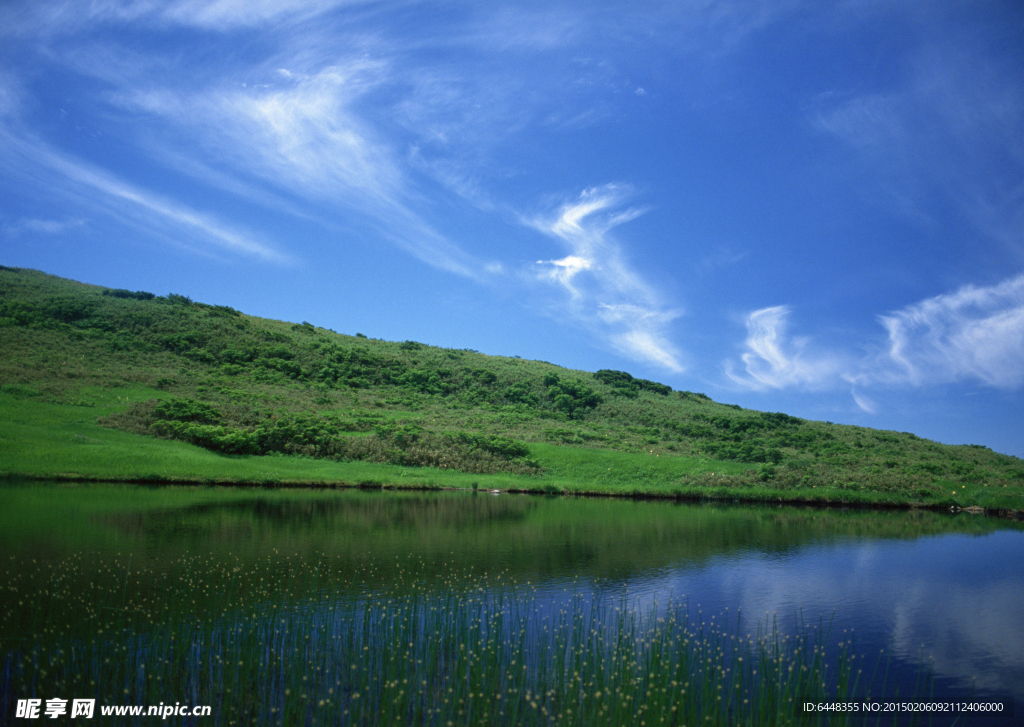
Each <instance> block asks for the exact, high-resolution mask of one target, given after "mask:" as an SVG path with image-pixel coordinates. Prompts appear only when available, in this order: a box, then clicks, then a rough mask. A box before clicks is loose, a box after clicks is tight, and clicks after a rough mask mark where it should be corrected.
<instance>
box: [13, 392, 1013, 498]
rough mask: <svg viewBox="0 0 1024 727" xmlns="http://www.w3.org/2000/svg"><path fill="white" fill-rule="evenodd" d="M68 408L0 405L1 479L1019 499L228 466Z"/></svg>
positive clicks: (91, 407)
mask: <svg viewBox="0 0 1024 727" xmlns="http://www.w3.org/2000/svg"><path fill="white" fill-rule="evenodd" d="M79 396H80V397H81V398H80V399H79V400H78V401H77V402H76V403H75V404H55V403H46V402H40V401H38V400H36V397H24V396H15V395H11V394H0V409H2V410H3V411H4V412H5V414H6V416H5V418H4V419H3V420H2V421H0V446H2V448H3V450H2V451H3V457H2V459H0V474H2V475H3V476H5V477H6V478H7V479H14V480H16V479H19V478H20V479H33V480H67V481H111V482H151V483H159V482H164V483H195V484H250V485H265V486H285V485H323V486H350V487H351V486H372V487H396V488H410V489H416V488H424V489H438V488H453V489H485V490H486V489H499V490H507V491H528V492H543V493H548V494H576V495H603V496H626V497H664V498H677V499H707V500H715V499H721V500H741V501H753V502H804V503H820V504H850V505H865V506H868V505H878V506H888V507H898V506H909V505H911V504H912V505H914V506H917V507H933V508H942V509H945V508H948V507H961V508H964V507H969V506H980V507H983V508H986V509H989V510H995V511H1012V510H1015V509H1018V508H1019V505H1020V502H1021V500H1022V499H1024V492H1021V491H1020V490H1019V489H1016V488H1009V487H1003V488H990V487H989V486H988V485H987V484H986V483H980V484H973V485H972V486H970V487H968V486H966V485H963V484H960V485H956V484H953V483H950V485H949V487H950V489H949V491H948V494H947V493H946V492H945V491H942V492H937V491H936V492H931V491H929V493H928V494H925V495H921V494H917V493H911V495H912V496H911V497H908V496H907V493H902V492H899V491H887V490H875V491H865V490H861V489H856V488H853V487H849V486H847V485H846V483H843V482H841V481H839V482H837V483H835V484H834V485H833V486H818V485H810V486H800V484H799V483H795V484H793V485H792V486H788V487H779V486H778V484H779V482H778V480H775V481H772V480H768V479H764V478H762V474H761V470H760V469H759V468H757V467H752V466H750V465H747V464H743V463H736V462H721V461H715V460H711V459H708V458H704V457H683V456H662V455H661V454H660V453H655V452H646V453H645V452H621V451H615V450H608V449H604V450H598V449H586V448H580V447H566V446H556V445H552V444H546V443H539V444H533V445H531V455H532V456H533V457H534V458H535V459H536V460H537V461H538V462H539V463H540V464H541V465H542V468H543V470H542V473H540V474H537V475H529V476H523V475H514V474H507V473H497V474H486V473H467V472H461V471H459V470H452V469H442V468H435V467H406V466H400V465H392V464H382V463H375V462H363V461H349V462H338V461H334V460H328V459H320V458H314V457H308V456H302V455H271V456H257V455H228V454H223V453H218V452H211V451H209V450H208V449H204V448H202V447H198V446H195V445H190V444H187V443H184V442H178V441H174V440H168V439H159V438H156V437H148V436H144V435H140V434H135V433H131V432H125V431H120V430H117V429H112V428H109V427H104V426H100V425H99V424H97V423H96V422H97V419H102V418H103V417H106V416H109V415H111V414H114V413H117V412H119V411H123V410H124V409H125V408H126V407H128V406H130V405H131V403H132V402H133V401H145V400H148V399H150V398H152V397H166V394H165V393H164V392H160V391H157V390H150V389H146V388H142V387H124V388H118V389H110V390H107V389H103V388H101V387H86V388H83V389H82V390H80V393H79Z"/></svg>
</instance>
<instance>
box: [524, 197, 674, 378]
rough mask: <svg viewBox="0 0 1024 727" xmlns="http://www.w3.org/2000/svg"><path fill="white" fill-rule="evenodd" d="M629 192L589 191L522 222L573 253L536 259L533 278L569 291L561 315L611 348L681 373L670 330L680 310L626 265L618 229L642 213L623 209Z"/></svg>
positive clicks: (635, 358) (560, 307) (559, 307)
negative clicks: (668, 304) (551, 212)
mask: <svg viewBox="0 0 1024 727" xmlns="http://www.w3.org/2000/svg"><path fill="white" fill-rule="evenodd" d="M630 193H631V190H630V189H629V188H628V187H624V186H622V185H614V184H609V185H605V186H602V187H592V188H590V189H586V190H584V191H583V192H582V193H581V194H580V196H579V197H578V198H577V199H576V200H574V201H572V202H567V203H564V204H562V205H561V206H560V207H559V208H558V210H557V212H556V213H555V214H554V215H549V216H542V217H536V218H532V219H526V220H524V224H527V225H528V226H530V227H532V228H533V229H536V230H538V231H540V232H542V233H544V234H545V235H547V236H549V237H552V238H555V239H556V240H558V241H559V242H561V243H562V244H563V245H564V246H565V247H566V248H567V250H566V251H567V253H568V254H567V255H565V256H564V257H561V258H556V259H552V260H538V261H537V267H536V268H535V269H534V272H533V277H534V279H535V280H538V281H540V282H543V283H548V284H552V285H555V286H557V287H558V288H560V289H562V290H564V291H566V292H567V293H568V294H569V298H568V300H567V301H565V302H564V303H563V304H561V305H560V306H558V311H559V312H560V314H562V315H568V316H569V318H570V319H572V320H574V321H576V322H577V323H581V324H583V325H584V326H585V327H587V328H589V329H590V330H591V331H593V332H594V333H595V334H596V335H598V336H599V337H601V338H602V339H603V340H605V341H606V342H607V343H608V344H609V345H610V346H611V347H612V348H614V349H615V350H617V351H619V352H620V353H622V354H623V355H625V356H628V357H629V358H632V359H634V360H638V361H644V362H647V363H653V364H655V365H657V366H660V367H662V368H664V369H667V370H669V371H672V372H675V373H681V372H682V371H684V370H685V366H684V364H683V362H682V354H681V353H680V352H679V350H678V349H677V348H676V346H675V345H674V344H673V343H672V341H671V338H670V335H669V333H668V328H669V326H670V324H671V322H672V321H673V320H674V319H676V318H678V317H679V315H681V313H680V312H679V311H678V310H672V309H669V308H667V307H666V306H665V305H663V304H662V302H661V296H660V295H659V294H658V292H657V291H656V290H655V289H654V288H653V286H651V285H650V284H649V283H647V282H646V281H645V280H643V278H642V277H641V276H640V275H639V274H638V273H637V272H636V271H634V270H633V269H632V267H631V266H630V265H629V264H628V263H627V262H626V260H625V255H624V254H623V251H622V249H621V246H620V243H619V242H618V241H617V240H615V239H614V238H613V236H612V235H611V231H612V229H613V228H615V227H617V226H619V225H621V224H624V223H626V222H628V221H630V220H632V219H634V218H636V217H637V216H638V215H640V214H643V212H644V210H643V209H639V208H625V209H620V208H621V207H622V205H623V203H624V202H625V200H626V198H627V197H628V196H629V194H630Z"/></svg>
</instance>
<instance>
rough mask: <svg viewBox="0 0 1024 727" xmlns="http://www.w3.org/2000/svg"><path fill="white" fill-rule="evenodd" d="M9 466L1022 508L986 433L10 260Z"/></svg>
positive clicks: (95, 475) (1014, 469)
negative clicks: (338, 326)
mask: <svg viewBox="0 0 1024 727" xmlns="http://www.w3.org/2000/svg"><path fill="white" fill-rule="evenodd" d="M0 284H2V285H0V414H2V416H0V476H4V477H7V478H9V479H10V478H15V479H16V478H19V477H23V478H33V479H87V480H111V481H145V482H195V483H211V482H218V483H255V484H266V485H285V484H323V485H360V484H366V485H372V486H394V487H419V488H436V487H453V488H473V487H477V488H485V489H492V488H493V489H502V490H520V491H537V492H548V493H568V494H581V495H582V494H592V495H621V496H652V497H674V498H686V499H727V500H732V499H742V500H751V501H765V502H780V501H788V502H820V503H846V504H858V505H860V504H863V505H869V504H875V505H884V506H911V505H913V506H923V507H943V508H948V507H961V508H966V507H980V508H985V509H989V510H999V511H1019V510H1021V509H1024V462H1022V461H1021V460H1020V459H1018V458H1015V457H1010V456H1007V455H1002V454H999V453H996V452H993V451H991V450H989V449H987V448H985V447H980V446H947V445H941V444H937V443H935V442H930V441H927V440H924V439H921V438H919V437H915V436H914V435H913V434H909V433H900V432H882V431H878V430H872V429H866V428H863V427H852V426H841V425H836V424H832V423H830V422H813V421H807V420H803V419H799V418H797V417H792V416H788V415H786V414H782V413H778V412H758V411H751V410H746V409H741V408H740V407H738V406H734V405H729V404H723V403H719V402H714V401H712V400H711V399H710V398H708V397H707V396H705V395H704V394H701V393H695V392H689V391H673V390H672V389H671V388H670V387H668V386H665V385H663V384H660V383H658V382H654V381H648V380H645V379H639V378H635V377H633V376H631V375H629V374H628V373H626V372H622V371H609V370H603V371H598V372H596V373H591V372H585V371H572V370H567V369H563V368H560V367H557V366H554V365H552V364H549V363H546V362H541V361H526V360H522V359H519V358H516V357H503V356H488V355H485V354H481V353H478V352H476V351H468V350H452V349H442V348H436V347H431V346H426V345H423V344H420V343H417V342H414V341H404V342H389V341H381V340H376V339H370V338H367V337H366V336H363V335H362V334H357V335H355V336H349V335H344V334H340V333H336V332H334V331H328V330H324V329H322V328H317V327H316V326H314V325H312V324H309V323H306V322H303V323H301V324H292V323H285V322H282V321H270V320H265V319H259V318H254V317H251V316H246V315H244V314H242V313H240V312H238V311H235V310H233V309H231V308H228V307H225V306H209V305H204V304H201V303H196V302H194V301H191V300H189V299H188V298H186V297H184V296H180V295H167V296H155V295H153V294H151V293H145V292H141V291H135V292H132V291H126V290H110V289H105V288H99V287H96V286H89V285H84V284H82V283H77V282H74V281H70V280H63V279H60V278H55V277H53V276H48V275H45V274H43V273H39V272H36V271H29V270H19V269H13V268H3V267H0Z"/></svg>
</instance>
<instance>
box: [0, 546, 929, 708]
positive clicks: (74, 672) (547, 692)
mask: <svg viewBox="0 0 1024 727" xmlns="http://www.w3.org/2000/svg"><path fill="white" fill-rule="evenodd" d="M81 560H82V559H81V558H78V559H77V561H76V559H70V560H68V561H67V563H66V565H65V569H66V570H70V569H73V568H74V567H76V566H75V563H76V562H80V561H81ZM269 561H270V559H269V558H268V559H267V562H265V563H254V564H251V565H249V566H242V565H239V563H238V562H231V561H230V560H227V561H225V560H219V561H214V560H212V559H208V558H205V557H202V556H195V557H192V558H191V560H189V561H188V562H186V563H184V564H183V568H182V569H181V571H180V575H179V576H177V578H175V579H173V580H172V581H165V582H161V581H160V579H159V578H158V577H157V575H158V574H154V573H151V572H150V573H147V572H145V570H144V567H137V568H135V569H132V568H131V566H130V565H129V564H128V563H127V562H125V564H124V565H123V566H116V565H111V567H110V568H109V572H108V577H107V578H105V579H104V580H103V581H102V583H100V584H99V585H98V586H97V588H96V589H94V591H93V593H92V594H90V595H91V606H90V608H91V609H92V611H93V613H94V614H96V618H95V620H94V623H95V624H96V625H97V626H100V625H101V624H102V627H100V628H97V629H96V630H95V632H94V633H93V634H91V635H89V634H83V633H82V632H78V633H76V634H73V635H69V634H67V633H65V631H64V629H63V625H62V624H60V623H58V622H55V621H54V619H52V618H50V617H49V616H48V615H47V614H51V613H53V614H56V613H58V611H50V610H47V609H45V608H44V609H41V611H40V615H39V616H38V617H37V618H36V619H34V620H33V621H32V622H31V623H28V624H25V626H26V627H27V628H26V630H25V632H24V636H23V638H20V639H17V640H11V639H5V643H4V644H3V649H2V650H0V682H2V683H0V695H2V697H0V701H10V700H13V699H15V698H19V697H24V696H37V697H42V698H49V697H53V696H62V697H86V698H93V697H94V698H96V699H97V700H98V702H99V703H100V704H140V705H157V704H159V703H161V702H162V703H165V704H166V703H174V702H181V703H183V704H194V705H206V704H208V705H211V706H212V707H213V715H214V716H215V718H216V719H215V721H216V723H224V724H240V723H246V724H282V725H298V724H323V723H347V724H360V725H362V724H366V725H376V724H381V725H384V724H386V725H392V724H417V725H420V724H422V725H448V724H517V725H518V724H553V725H577V724H578V725H593V724H638V725H654V724H710V725H736V724H749V725H758V724H825V723H828V724H845V723H849V724H855V723H857V722H858V719H857V718H858V717H862V715H860V716H859V715H853V714H847V715H842V716H840V715H831V714H830V715H828V717H827V718H825V717H823V716H822V715H820V714H815V713H804V712H802V711H801V705H802V703H803V702H805V701H814V702H821V701H849V700H853V699H858V698H861V697H865V698H866V697H867V695H869V694H870V695H871V697H872V698H874V699H879V698H881V694H879V693H878V689H880V690H881V692H882V693H884V692H886V684H885V677H884V676H883V683H882V686H881V687H877V686H876V685H874V684H873V682H874V681H875V680H874V679H868V680H865V681H862V680H861V677H860V676H859V674H858V672H859V669H857V668H856V667H857V666H858V663H859V661H860V659H859V658H858V657H857V656H856V654H855V653H854V651H853V650H852V648H851V645H850V644H849V642H843V643H839V644H833V643H831V636H830V630H829V629H828V628H827V626H824V625H819V626H817V627H808V626H807V625H805V624H802V623H797V624H795V626H794V628H792V629H783V628H781V627H780V626H779V624H778V623H777V622H776V621H775V620H774V619H773V620H765V621H763V622H758V623H757V624H756V627H755V629H754V631H753V632H749V631H748V630H746V624H745V623H744V621H743V619H742V618H741V617H740V616H738V615H737V616H735V617H733V618H731V619H729V618H726V619H724V620H723V619H722V618H721V617H719V618H717V619H716V618H715V617H714V616H712V617H710V618H704V616H703V615H702V614H701V613H700V612H698V614H697V615H696V617H694V616H692V615H691V613H690V611H689V609H688V607H687V604H686V601H685V599H681V600H670V601H668V602H666V603H661V604H659V603H657V602H648V603H642V602H640V601H639V600H635V599H632V598H631V597H628V596H624V597H621V598H612V599H606V598H602V597H601V596H599V595H593V594H591V593H589V592H584V591H581V590H576V591H573V592H569V591H566V592H564V593H563V594H553V593H550V592H546V591H543V590H539V589H537V588H536V586H530V585H528V584H523V583H518V584H517V583H515V582H513V581H512V580H510V579H509V578H508V577H507V575H506V574H505V573H502V572H496V573H492V574H481V573H472V572H469V573H467V572H464V571H458V570H454V569H453V570H452V571H451V572H449V573H448V574H446V575H444V576H442V577H439V578H435V579H431V580H430V581H427V580H424V579H423V578H422V577H421V569H420V566H421V565H422V564H421V563H420V562H419V561H417V560H416V559H415V558H410V559H408V560H406V561H399V562H398V563H397V564H390V563H389V564H387V567H388V569H389V572H390V573H392V578H391V579H390V584H391V585H389V586H388V587H381V586H379V585H375V584H377V583H379V581H377V580H376V576H375V571H376V570H378V569H379V568H382V567H384V564H381V563H370V564H368V565H366V566H365V567H363V568H362V569H360V570H358V571H357V572H355V573H354V574H353V573H352V572H351V571H348V570H345V571H344V572H340V571H339V570H338V568H337V566H336V564H335V563H334V562H333V561H332V560H331V559H329V558H316V559H314V558H309V557H305V558H301V557H294V558H293V557H291V556H285V557H284V567H283V569H282V568H281V567H280V566H281V563H270V562H269ZM61 582H62V578H61V574H59V573H55V574H54V575H53V577H52V578H51V580H50V582H48V583H45V584H42V588H41V590H42V591H44V592H45V595H46V596H47V597H48V598H50V599H57V600H63V599H70V598H73V597H74V594H72V593H71V592H70V591H67V590H61ZM339 593H345V594H354V595H339ZM197 597H201V598H203V599H204V603H203V605H204V607H203V608H202V610H201V611H199V612H196V610H195V602H196V598H197ZM926 684H927V683H925V684H924V685H923V686H926ZM873 686H875V687H876V688H875V689H872V687H873ZM8 709H13V704H8V703H4V704H0V710H5V713H6V710H8ZM838 717H841V718H844V719H846V722H842V721H838V720H837V718H838ZM144 719H145V718H140V720H138V721H139V723H141V722H142V721H144ZM185 723H189V722H188V721H187V720H186V721H185ZM197 723H198V722H197Z"/></svg>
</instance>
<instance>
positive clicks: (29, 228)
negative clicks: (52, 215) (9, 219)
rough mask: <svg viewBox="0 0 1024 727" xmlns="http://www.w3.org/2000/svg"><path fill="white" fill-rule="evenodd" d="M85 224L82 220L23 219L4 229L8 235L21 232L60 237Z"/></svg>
mask: <svg viewBox="0 0 1024 727" xmlns="http://www.w3.org/2000/svg"><path fill="white" fill-rule="evenodd" d="M84 224H85V220H84V219H81V218H74V219H63V220H48V219H40V218H34V217H31V218H23V219H20V220H18V221H16V222H14V223H12V224H8V225H6V226H5V227H4V230H5V231H6V232H7V233H8V234H15V235H16V234H19V233H21V232H34V233H39V234H43V235H60V234H63V233H65V232H67V231H68V230H74V229H76V228H78V227H81V226H82V225H84Z"/></svg>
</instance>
